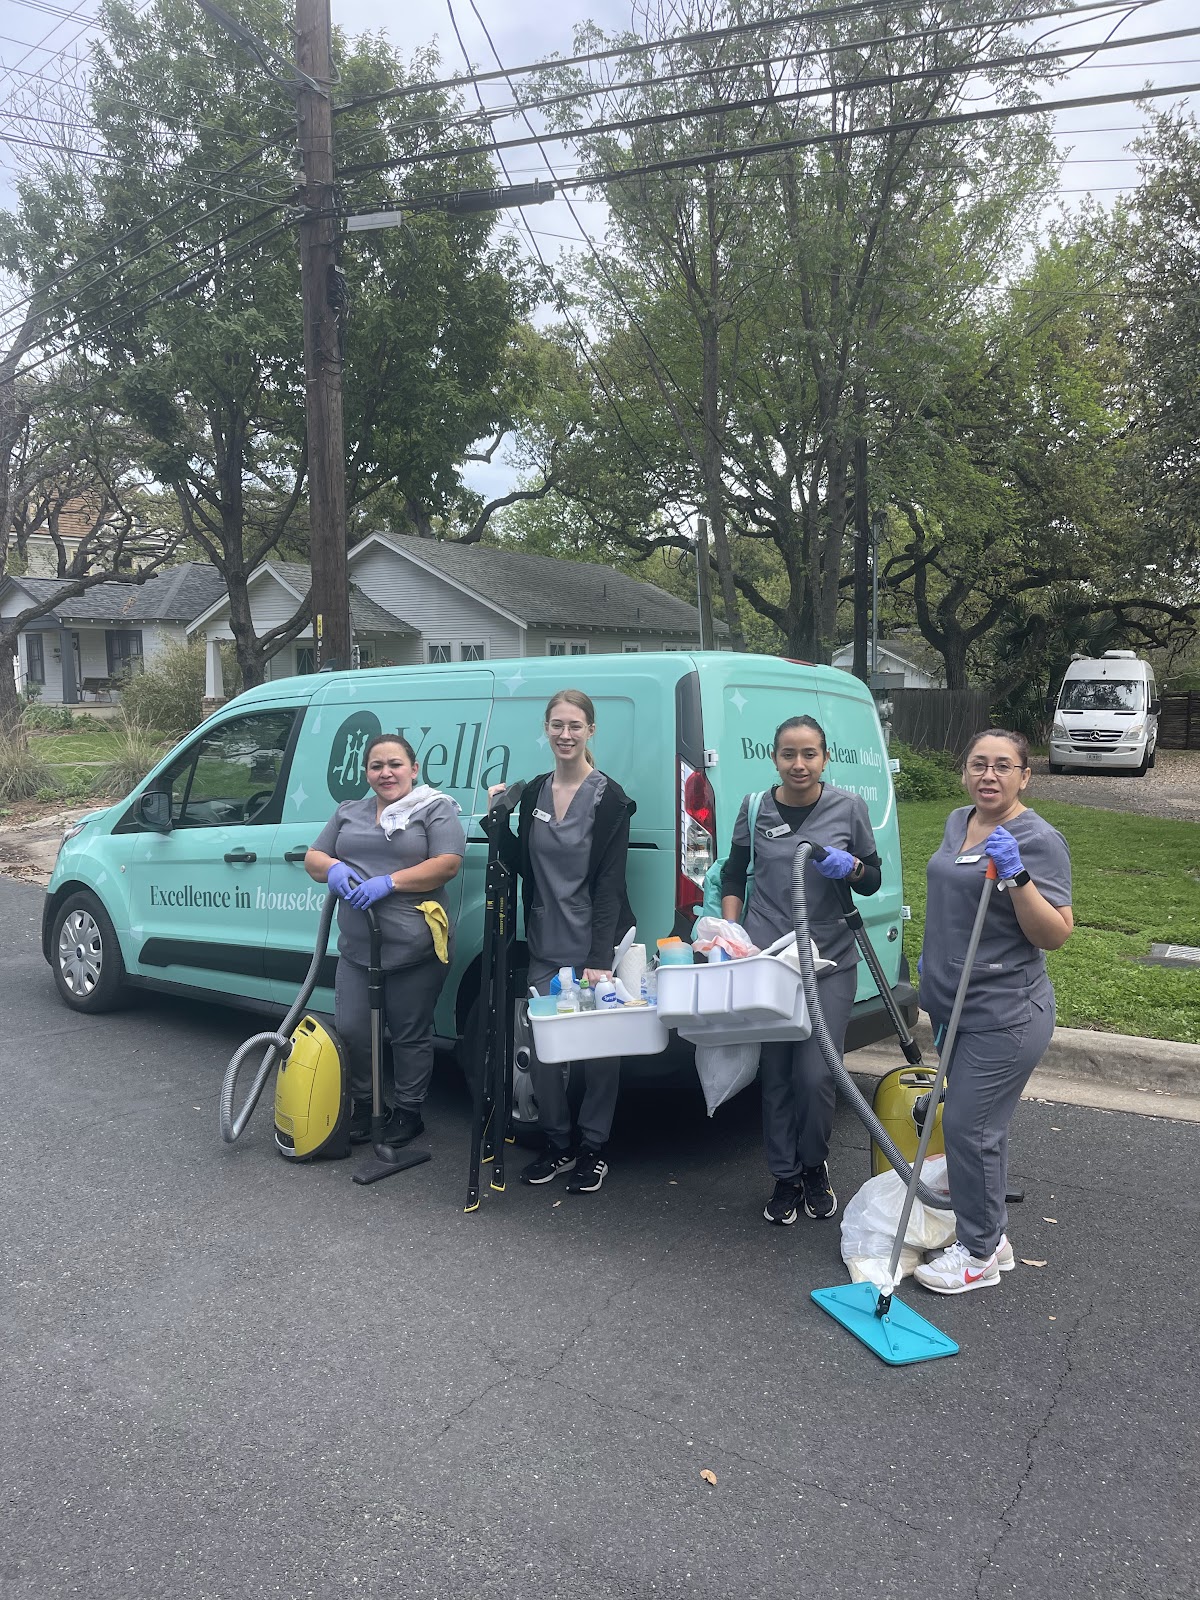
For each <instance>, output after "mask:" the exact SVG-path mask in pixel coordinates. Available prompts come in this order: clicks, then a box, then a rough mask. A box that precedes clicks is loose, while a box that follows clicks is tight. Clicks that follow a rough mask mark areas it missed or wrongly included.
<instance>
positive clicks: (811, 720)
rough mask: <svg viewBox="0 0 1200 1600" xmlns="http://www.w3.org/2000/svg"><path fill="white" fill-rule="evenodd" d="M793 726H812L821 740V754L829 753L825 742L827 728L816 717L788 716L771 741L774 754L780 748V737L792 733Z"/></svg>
mask: <svg viewBox="0 0 1200 1600" xmlns="http://www.w3.org/2000/svg"><path fill="white" fill-rule="evenodd" d="M793 728H811V729H812V731H813V732H814V733H815V734H816V736H817V738H818V739H820V741H821V754H822V755H825V756H827V755H828V754H829V746H828V745H827V744H826V743H825V729H824V728H823V727H822V726H821V724H820V723H819V722H818V721H817V720H816V718H815V717H788V719H787V721H786V722H781V723H780V724H779V726H778V727H777V728H776V729H775V737H774V739H773V740H772V741H771V754H772V755H774V754H775V753H776V751H777V750H778V749H779V741H780V739H782V738H783V736H784V734H785V733H790V732H791V730H792V729H793Z"/></svg>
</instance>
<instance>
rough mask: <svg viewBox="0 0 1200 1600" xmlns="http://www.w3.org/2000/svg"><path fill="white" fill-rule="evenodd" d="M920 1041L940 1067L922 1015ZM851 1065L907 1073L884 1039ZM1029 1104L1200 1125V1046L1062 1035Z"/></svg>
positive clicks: (1064, 1031)
mask: <svg viewBox="0 0 1200 1600" xmlns="http://www.w3.org/2000/svg"><path fill="white" fill-rule="evenodd" d="M915 1038H916V1041H917V1043H918V1044H919V1045H920V1047H921V1055H922V1057H923V1058H924V1060H925V1061H926V1063H927V1064H928V1065H930V1066H936V1064H937V1052H936V1051H935V1050H934V1048H933V1034H932V1030H931V1029H930V1025H929V1018H928V1017H927V1016H926V1014H925V1013H924V1012H923V1011H922V1012H921V1015H920V1019H919V1020H918V1023H917V1028H916V1033H915ZM846 1065H847V1066H848V1067H849V1068H850V1070H851V1071H852V1072H853V1073H855V1074H856V1075H858V1076H861V1077H864V1078H881V1077H883V1075H884V1073H886V1072H891V1071H892V1069H893V1068H894V1067H898V1066H903V1065H904V1055H903V1052H902V1051H901V1049H900V1046H899V1043H898V1042H897V1041H895V1040H892V1041H888V1040H884V1041H883V1043H882V1044H877V1045H871V1046H869V1047H868V1048H867V1049H865V1050H855V1051H853V1052H852V1053H851V1055H850V1056H849V1057H848V1058H847V1062H846ZM1023 1098H1024V1099H1026V1100H1047V1101H1051V1102H1054V1101H1058V1102H1060V1103H1062V1104H1065V1105H1077V1106H1098V1107H1100V1108H1102V1109H1104V1110H1107V1111H1132V1112H1135V1113H1137V1114H1139V1115H1141V1116H1147V1117H1170V1118H1173V1119H1174V1120H1176V1121H1179V1122H1200V1044H1178V1043H1176V1042H1175V1041H1174V1040H1171V1039H1139V1038H1135V1037H1134V1036H1133V1035H1130V1034H1123V1033H1096V1032H1093V1031H1092V1030H1091V1029H1089V1028H1055V1030H1054V1037H1053V1038H1052V1039H1051V1041H1050V1048H1049V1049H1048V1050H1047V1051H1046V1054H1045V1056H1044V1057H1043V1058H1042V1063H1041V1065H1040V1066H1039V1067H1038V1069H1037V1071H1036V1072H1035V1073H1034V1075H1033V1077H1032V1078H1031V1079H1030V1080H1029V1083H1028V1085H1027V1086H1026V1089H1025V1094H1024V1096H1023Z"/></svg>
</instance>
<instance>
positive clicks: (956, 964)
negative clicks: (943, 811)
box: [920, 806, 1071, 1032]
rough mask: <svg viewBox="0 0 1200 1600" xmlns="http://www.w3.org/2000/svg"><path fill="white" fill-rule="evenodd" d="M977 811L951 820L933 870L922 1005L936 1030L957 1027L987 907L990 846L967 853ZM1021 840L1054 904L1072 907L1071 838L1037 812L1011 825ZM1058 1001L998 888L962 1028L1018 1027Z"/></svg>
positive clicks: (963, 811)
mask: <svg viewBox="0 0 1200 1600" xmlns="http://www.w3.org/2000/svg"><path fill="white" fill-rule="evenodd" d="M972 809H973V808H972V807H971V806H959V807H958V809H957V810H955V811H952V812H951V813H950V816H949V818H948V820H947V822H946V831H945V833H944V835H943V836H942V842H941V844H940V845H939V846H938V848H937V849H936V850H935V851H934V853H933V855H932V856H931V857H930V858H929V865H928V867H927V868H926V882H927V884H928V891H929V892H928V898H927V901H926V909H925V938H924V942H923V944H922V947H921V989H920V994H921V1005H922V1006H923V1007H924V1009H925V1010H926V1011H928V1013H929V1015H930V1017H931V1018H932V1020H933V1022H934V1025H935V1026H942V1025H943V1024H945V1023H947V1022H949V1020H950V1012H951V1011H952V1009H953V1007H954V992H955V990H956V989H957V988H958V984H959V980H960V978H961V977H962V969H963V958H964V956H965V955H966V953H967V941H968V940H969V939H970V937H971V928H972V927H973V925H974V922H975V913H976V911H977V910H978V907H979V896H980V893H981V892H982V889H983V879H984V876H985V874H986V873H987V864H988V858H987V856H986V855H985V854H984V852H983V846H982V844H979V845H976V846H975V847H974V848H973V849H972V850H970V851H967V850H965V849H964V848H963V846H964V842H965V840H966V834H967V824H968V822H969V821H970V818H971V812H972ZM1004 826H1005V828H1006V829H1007V830H1008V832H1009V833H1011V834H1012V836H1013V838H1014V839H1015V840H1016V841H1017V844H1018V845H1019V847H1020V850H1021V862H1022V865H1023V866H1024V867H1025V869H1026V871H1027V872H1028V873H1029V876H1030V877H1031V878H1032V879H1033V881H1034V884H1035V885H1036V886H1037V888H1038V889H1039V890H1040V891H1041V893H1042V894H1043V895H1044V896H1045V898H1046V899H1047V900H1048V901H1049V902H1050V904H1051V905H1052V906H1069V905H1070V904H1071V855H1070V851H1069V850H1068V849H1067V841H1066V840H1065V839H1064V838H1063V836H1062V834H1061V833H1059V831H1058V829H1057V828H1052V827H1051V826H1050V824H1049V823H1048V822H1047V821H1045V819H1044V818H1042V817H1039V816H1038V814H1037V812H1036V811H1022V812H1021V814H1020V816H1018V817H1014V818H1013V819H1012V821H1011V822H1006V823H1005V824H1004ZM1053 1004H1054V990H1053V989H1052V988H1051V985H1050V980H1049V978H1048V977H1047V975H1046V952H1045V951H1044V950H1039V949H1038V947H1037V946H1036V945H1034V944H1030V942H1029V940H1028V939H1027V938H1026V937H1025V935H1024V933H1022V931H1021V924H1020V923H1019V922H1018V921H1017V914H1016V912H1015V911H1014V910H1013V905H1012V899H1011V897H1010V896H1009V895H1008V894H1006V893H1005V894H1002V893H1000V892H999V891H998V890H997V889H993V890H992V897H991V900H990V902H989V904H988V912H987V917H986V918H985V920H984V924H983V936H982V938H981V939H980V943H979V950H978V953H977V954H976V957H975V965H974V967H973V968H972V972H971V983H970V987H969V988H968V989H967V996H966V1001H965V1003H964V1005H963V1012H962V1020H961V1023H960V1026H961V1027H963V1028H967V1029H970V1030H973V1031H976V1032H979V1031H984V1030H990V1029H993V1028H1015V1027H1020V1026H1021V1025H1022V1024H1023V1023H1026V1022H1028V1021H1029V1018H1030V1015H1031V1008H1032V1007H1033V1006H1034V1005H1036V1006H1038V1008H1039V1009H1043V1010H1044V1009H1045V1008H1046V1007H1047V1006H1048V1005H1049V1006H1053Z"/></svg>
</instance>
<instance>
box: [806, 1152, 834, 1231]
mask: <svg viewBox="0 0 1200 1600" xmlns="http://www.w3.org/2000/svg"><path fill="white" fill-rule="evenodd" d="M800 1184H801V1187H802V1189H803V1190H804V1210H805V1213H806V1214H807V1215H808V1216H810V1217H815V1218H816V1219H817V1220H818V1221H822V1220H823V1219H824V1218H826V1217H831V1216H832V1215H833V1213H834V1212H835V1211H836V1210H837V1195H835V1194H834V1192H833V1185H832V1184H831V1183H830V1181H829V1168H828V1167H827V1166H826V1165H825V1163H824V1162H823V1161H822V1163H821V1165H820V1166H819V1167H805V1168H804V1170H803V1171H802V1172H801V1174H800Z"/></svg>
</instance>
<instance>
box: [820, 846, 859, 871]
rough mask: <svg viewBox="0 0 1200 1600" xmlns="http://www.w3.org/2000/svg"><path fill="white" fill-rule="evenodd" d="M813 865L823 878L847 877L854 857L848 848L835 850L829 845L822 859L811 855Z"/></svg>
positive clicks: (852, 869)
mask: <svg viewBox="0 0 1200 1600" xmlns="http://www.w3.org/2000/svg"><path fill="white" fill-rule="evenodd" d="M813 866H814V867H816V869H817V871H818V872H819V873H820V874H821V876H822V877H823V878H848V877H849V876H850V874H851V873H852V872H853V871H854V857H853V856H852V855H851V854H850V852H849V850H835V849H834V848H833V846H832V845H830V846H828V847H827V848H826V851H825V855H824V857H823V859H822V860H820V861H818V860H817V858H816V856H814V857H813Z"/></svg>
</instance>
